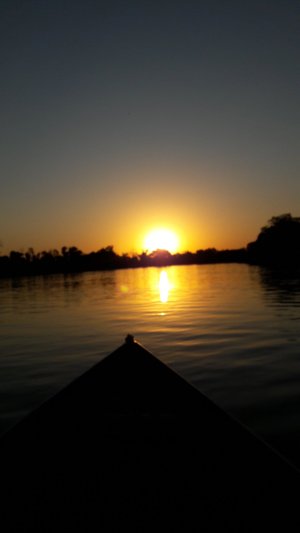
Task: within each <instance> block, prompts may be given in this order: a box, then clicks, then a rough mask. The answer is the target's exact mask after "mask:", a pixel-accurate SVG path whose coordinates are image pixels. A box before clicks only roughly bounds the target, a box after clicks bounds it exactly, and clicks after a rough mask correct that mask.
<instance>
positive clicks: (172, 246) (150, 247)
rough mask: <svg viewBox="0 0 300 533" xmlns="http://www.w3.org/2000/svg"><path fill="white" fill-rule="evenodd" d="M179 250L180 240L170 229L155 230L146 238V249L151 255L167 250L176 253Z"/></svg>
mask: <svg viewBox="0 0 300 533" xmlns="http://www.w3.org/2000/svg"><path fill="white" fill-rule="evenodd" d="M178 248H179V239H178V236H177V235H176V233H175V232H174V231H171V230H169V229H163V228H161V229H154V230H152V231H150V232H149V233H147V235H146V236H145V238H144V249H145V250H146V251H147V252H148V253H151V252H153V251H155V250H167V251H168V252H170V253H172V254H173V253H175V252H177V251H178Z"/></svg>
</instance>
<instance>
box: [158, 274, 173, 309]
mask: <svg viewBox="0 0 300 533" xmlns="http://www.w3.org/2000/svg"><path fill="white" fill-rule="evenodd" d="M171 288H172V287H171V284H170V281H169V278H168V273H167V272H166V270H162V271H161V273H160V276H159V296H160V301H161V302H162V303H166V302H167V301H168V299H169V291H170V289H171Z"/></svg>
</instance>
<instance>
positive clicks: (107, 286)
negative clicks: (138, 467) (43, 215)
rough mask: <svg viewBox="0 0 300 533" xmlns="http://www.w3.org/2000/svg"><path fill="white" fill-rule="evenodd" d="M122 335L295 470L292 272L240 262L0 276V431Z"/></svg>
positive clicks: (296, 346) (297, 296) (297, 383)
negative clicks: (136, 342)
mask: <svg viewBox="0 0 300 533" xmlns="http://www.w3.org/2000/svg"><path fill="white" fill-rule="evenodd" d="M129 332H130V333H132V334H133V335H135V337H136V338H137V339H138V340H139V341H140V342H141V343H142V344H144V346H145V347H146V348H148V349H149V350H150V351H152V352H153V353H154V354H155V355H156V356H157V357H159V358H160V359H161V360H162V361H165V362H166V363H168V364H169V365H170V366H171V367H172V368H174V369H175V370H177V371H178V372H180V373H181V374H182V375H183V376H184V377H186V378H187V379H188V380H189V381H190V382H192V383H193V384H194V385H195V386H196V387H198V388H199V389H200V390H201V391H202V392H204V393H205V394H206V395H207V396H208V397H209V398H211V399H212V400H213V401H215V403H217V404H218V405H219V406H221V407H223V408H224V409H225V410H227V411H228V412H230V413H232V414H233V415H234V416H235V417H236V418H238V419H239V420H241V421H242V422H243V423H245V424H246V425H247V426H249V427H250V428H251V429H252V430H254V431H255V432H256V433H258V434H259V435H261V436H262V437H264V438H265V439H266V440H268V441H269V442H270V443H271V444H273V445H274V446H276V447H277V448H278V449H279V450H280V451H281V452H283V453H284V454H285V455H286V456H287V457H288V458H290V459H291V460H292V461H294V462H295V463H296V464H298V465H300V276H299V273H298V275H296V274H295V273H293V275H291V274H290V275H287V274H286V273H285V274H284V275H283V274H282V273H278V272H274V271H273V272H272V271H270V270H267V269H263V268H260V267H254V266H247V265H205V266H198V265H197V266H179V267H169V268H166V269H158V268H146V269H135V270H119V271H112V272H92V273H89V272H88V273H83V274H76V275H67V276H64V275H54V276H38V277H33V278H20V279H15V280H0V339H1V341H0V432H3V431H5V430H6V429H7V428H8V427H9V426H11V425H12V424H14V423H15V422H16V421H17V420H19V419H20V418H22V417H23V416H24V415H25V414H26V413H27V412H29V411H30V410H32V409H33V408H34V407H35V406H37V405H39V404H40V403H41V402H42V401H44V400H45V399H46V398H48V397H49V396H51V395H52V394H54V393H55V392H56V391H58V390H59V389H60V388H62V387H63V386H64V385H66V384H67V383H69V382H70V381H71V380H72V379H73V378H74V377H76V376H78V375H80V374H81V373H82V372H83V371H84V370H86V369H88V368H90V367H91V366H92V365H93V364H94V363H96V362H97V361H99V360H100V359H101V358H102V357H104V356H105V355H107V354H108V353H110V352H111V351H113V350H114V349H115V348H117V347H118V346H119V345H120V344H121V343H122V342H123V340H124V337H125V336H126V334H127V333H129ZM136 379H138V376H137V377H136ZM154 393H155V387H154ZM200 423H201V421H200Z"/></svg>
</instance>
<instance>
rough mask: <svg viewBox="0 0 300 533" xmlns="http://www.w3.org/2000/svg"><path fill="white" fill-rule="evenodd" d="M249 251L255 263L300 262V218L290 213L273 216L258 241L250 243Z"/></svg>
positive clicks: (288, 263) (279, 263)
mask: <svg viewBox="0 0 300 533" xmlns="http://www.w3.org/2000/svg"><path fill="white" fill-rule="evenodd" d="M247 252H248V257H249V259H250V261H251V262H255V263H262V264H272V265H293V264H300V218H299V217H292V215H291V214H290V213H287V214H283V215H279V216H274V217H272V218H271V219H270V220H269V222H268V224H267V225H266V226H264V227H263V228H261V231H260V233H259V235H258V237H257V239H256V241H255V242H251V243H249V244H248V246H247Z"/></svg>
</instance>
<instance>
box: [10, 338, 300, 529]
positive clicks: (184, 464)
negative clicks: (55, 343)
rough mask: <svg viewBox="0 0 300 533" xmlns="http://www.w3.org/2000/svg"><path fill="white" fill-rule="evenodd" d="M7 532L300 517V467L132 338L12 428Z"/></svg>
mask: <svg viewBox="0 0 300 533" xmlns="http://www.w3.org/2000/svg"><path fill="white" fill-rule="evenodd" d="M0 450H1V488H2V494H1V500H0V501H1V504H0V505H1V506H2V510H1V527H2V531H11V532H13V531H22V532H27V531H28V532H39V533H44V532H50V531H51V532H56V533H57V532H58V531H82V532H88V531H125V530H126V529H128V530H129V531H140V532H143V531H149V532H150V531H151V532H154V531H163V532H170V531H214V532H215V531H218V532H219V531H220V532H224V531H228V532H229V531H230V532H233V531H236V532H239V533H240V532H242V531H255V532H257V531H271V530H272V529H273V528H275V527H276V528H277V529H278V528H281V529H282V530H285V531H291V530H296V528H297V527H298V526H299V518H298V510H297V508H298V501H299V487H300V484H299V480H300V477H299V473H298V471H297V470H296V469H294V468H293V467H292V466H291V465H290V464H289V463H287V462H286V461H285V460H284V459H282V458H281V457H280V456H279V455H278V454H277V453H276V452H274V451H273V450H272V449H271V448H270V447H268V446H267V445H265V444H264V443H263V442H261V441H260V440H259V439H257V438H256V437H255V436H254V435H252V433H250V432H248V431H247V430H246V429H245V428H243V427H242V426H241V425H240V424H238V423H237V422H235V421H234V420H233V419H232V418H231V417H229V416H227V415H226V414H225V413H224V412H223V411H222V410H220V409H219V408H218V407H216V406H215V405H214V404H213V403H212V402H210V401H209V400H208V399H207V398H206V397H205V396H203V395H202V394H201V393H200V392H199V391H197V390H196V389H195V388H194V387H193V386H191V385H189V384H188V383H187V382H186V381H185V380H184V379H182V378H181V377H180V376H179V375H177V374H176V373H175V372H173V371H172V370H171V369H170V368H168V367H167V366H166V365H164V364H163V363H162V362H160V361H159V360H158V359H156V358H155V357H154V356H153V355H152V354H150V353H149V352H148V351H147V350H145V349H144V348H143V347H142V346H141V345H140V344H138V343H136V342H135V341H134V340H133V338H132V337H131V336H129V337H128V339H127V341H126V343H125V344H124V345H122V346H121V347H120V348H118V349H117V350H116V351H115V352H113V353H112V354H111V355H109V356H108V357H106V358H105V359H103V360H102V361H101V362H100V363H98V364H96V365H95V366H94V367H93V368H91V369H90V370H89V371H88V372H86V373H85V374H83V375H82V376H81V377H79V378H78V379H76V380H75V381H73V382H72V383H71V384H70V385H69V386H67V387H66V388H65V389H64V390H62V391H61V392H60V393H59V394H57V395H56V396H54V397H53V398H52V399H51V400H49V401H47V402H46V403H45V404H44V405H43V406H41V407H40V408H39V409H37V410H36V411H35V412H34V413H32V414H31V415H29V416H28V417H26V418H25V419H24V420H23V421H22V422H20V423H19V424H17V425H16V426H15V427H14V428H13V429H12V430H11V431H9V432H8V433H7V434H6V435H5V436H4V437H3V438H2V439H1V443H0Z"/></svg>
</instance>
